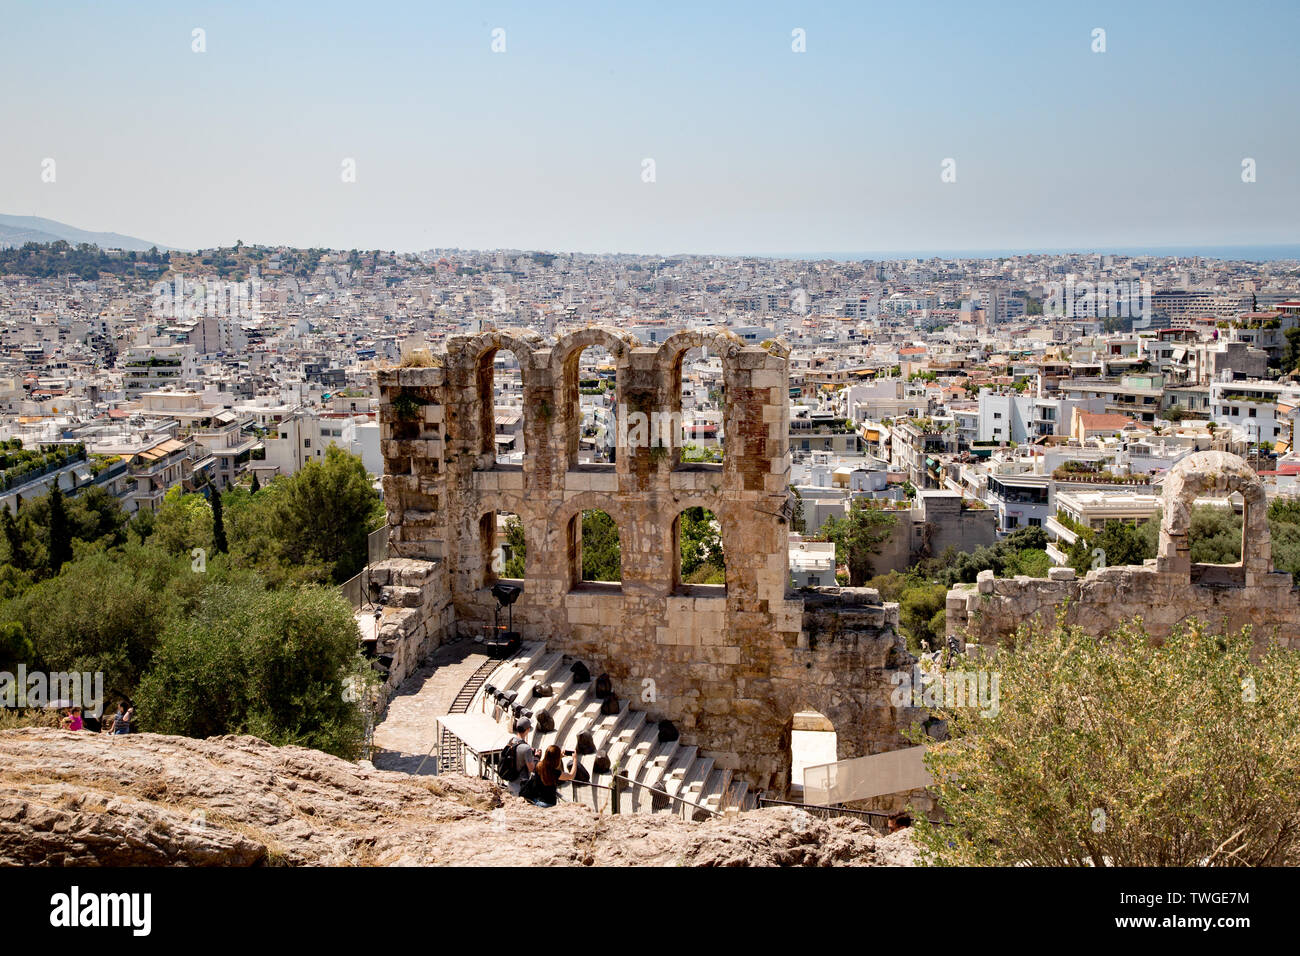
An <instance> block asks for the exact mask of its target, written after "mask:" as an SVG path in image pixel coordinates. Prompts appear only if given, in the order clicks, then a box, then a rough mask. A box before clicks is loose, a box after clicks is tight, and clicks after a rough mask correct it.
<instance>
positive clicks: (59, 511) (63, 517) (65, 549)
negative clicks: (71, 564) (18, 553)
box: [50, 481, 72, 574]
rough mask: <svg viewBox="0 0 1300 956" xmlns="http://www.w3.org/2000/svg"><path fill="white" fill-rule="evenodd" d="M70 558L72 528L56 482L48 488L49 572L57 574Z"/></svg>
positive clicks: (61, 490) (61, 493)
mask: <svg viewBox="0 0 1300 956" xmlns="http://www.w3.org/2000/svg"><path fill="white" fill-rule="evenodd" d="M71 560H72V528H71V526H69V524H68V512H67V509H66V508H64V506H63V489H62V488H60V487H59V484H58V482H57V481H56V482H55V483H54V487H53V488H51V489H50V573H51V574H58V573H59V569H60V568H62V567H63V565H64V564H66V563H67V562H68V561H71Z"/></svg>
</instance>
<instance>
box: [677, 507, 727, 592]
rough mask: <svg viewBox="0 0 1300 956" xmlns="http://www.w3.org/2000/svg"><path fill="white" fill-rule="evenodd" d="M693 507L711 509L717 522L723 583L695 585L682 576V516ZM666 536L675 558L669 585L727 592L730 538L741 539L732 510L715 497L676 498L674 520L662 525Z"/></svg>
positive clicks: (688, 589)
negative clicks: (686, 581)
mask: <svg viewBox="0 0 1300 956" xmlns="http://www.w3.org/2000/svg"><path fill="white" fill-rule="evenodd" d="M691 508H704V509H706V510H707V511H709V512H710V513H711V514H712V515H713V517H714V518H716V519H717V522H718V540H719V542H720V543H721V546H722V573H723V583H722V584H705V585H695V584H686V583H685V582H684V581H683V580H682V551H681V535H680V529H681V520H682V515H684V514H685V513H686V512H687V511H689V510H690V509H691ZM663 533H664V535H665V536H666V537H665V549H666V550H667V552H668V553H669V554H670V555H671V558H672V560H671V561H670V562H669V563H668V566H669V569H670V572H669V573H670V574H671V577H670V579H669V581H668V584H669V586H670V587H671V588H672V590H673V591H674V592H676V593H689V592H690V590H691V589H693V588H699V589H704V588H708V589H716V592H717V594H716V596H718V597H721V596H723V595H725V594H726V593H727V588H728V586H729V585H730V584H731V583H732V572H731V566H730V564H729V563H728V561H727V554H728V552H727V542H728V541H733V542H734V541H736V540H738V539H739V533H738V531H737V529H736V527H735V521H734V519H733V518H732V516H731V514H730V513H729V511H728V510H727V509H726V508H724V507H722V505H721V504H719V503H718V502H716V501H712V500H695V499H693V498H688V499H683V500H678V501H675V502H674V503H673V505H672V513H671V520H670V521H669V522H668V525H667V527H666V528H664V529H663Z"/></svg>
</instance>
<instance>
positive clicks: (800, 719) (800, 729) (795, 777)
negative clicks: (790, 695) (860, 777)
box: [790, 710, 839, 799]
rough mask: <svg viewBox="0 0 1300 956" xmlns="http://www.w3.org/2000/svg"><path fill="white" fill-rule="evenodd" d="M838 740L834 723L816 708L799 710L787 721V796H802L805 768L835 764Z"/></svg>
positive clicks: (798, 797)
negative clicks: (788, 740) (788, 730)
mask: <svg viewBox="0 0 1300 956" xmlns="http://www.w3.org/2000/svg"><path fill="white" fill-rule="evenodd" d="M838 746H839V739H838V738H837V737H836V735H835V726H834V724H832V723H831V722H830V720H828V719H827V718H826V717H825V716H824V715H822V714H820V713H818V712H817V711H815V710H803V711H799V712H798V713H796V714H795V715H794V717H793V718H791V721H790V795H791V797H792V798H794V799H801V798H802V797H803V795H804V770H805V769H807V768H808V767H816V766H819V765H821V764H828V763H835V761H836V760H837V759H838V757H837V753H838V750H837V748H838Z"/></svg>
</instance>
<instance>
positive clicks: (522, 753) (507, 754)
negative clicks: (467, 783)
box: [497, 717, 537, 783]
mask: <svg viewBox="0 0 1300 956" xmlns="http://www.w3.org/2000/svg"><path fill="white" fill-rule="evenodd" d="M532 729H533V722H532V721H531V720H529V719H528V718H527V717H520V718H519V719H518V720H517V721H515V732H514V735H513V736H512V737H511V738H510V740H509V742H508V743H507V744H506V745H505V747H504V748H503V749H502V751H501V757H500V759H499V760H498V762H497V776H498V777H500V778H501V779H502V780H504V781H506V782H507V783H510V782H513V781H515V780H519V781H524V782H526V781H527V780H528V777H529V775H530V774H531V773H532V772H533V771H534V770H535V769H536V767H537V755H536V754H535V753H534V752H533V748H532V747H530V746H528V740H527V737H526V735H527V734H529V733H531V732H532Z"/></svg>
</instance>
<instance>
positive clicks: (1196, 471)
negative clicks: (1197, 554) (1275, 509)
mask: <svg viewBox="0 0 1300 956" xmlns="http://www.w3.org/2000/svg"><path fill="white" fill-rule="evenodd" d="M1233 491H1239V492H1241V497H1242V500H1243V502H1244V505H1245V507H1244V512H1243V515H1242V527H1241V568H1242V570H1243V571H1244V573H1245V574H1246V575H1247V577H1246V580H1245V581H1244V582H1243V583H1246V584H1249V583H1251V580H1250V576H1252V575H1257V574H1268V573H1269V572H1271V571H1272V570H1273V542H1272V538H1271V536H1270V534H1269V530H1268V502H1267V496H1266V494H1265V492H1264V485H1263V483H1262V482H1261V481H1260V480H1259V476H1258V475H1257V474H1255V471H1254V469H1252V468H1251V467H1250V465H1248V464H1246V462H1245V460H1244V459H1242V458H1240V457H1238V456H1237V455H1231V454H1228V453H1227V452H1221V451H1202V452H1196V453H1194V454H1191V455H1188V456H1187V457H1186V458H1183V459H1182V460H1181V461H1179V462H1178V464H1176V465H1174V467H1173V468H1172V469H1170V471H1169V475H1168V476H1167V477H1166V478H1165V487H1164V496H1163V501H1162V504H1161V507H1162V508H1163V510H1164V515H1163V517H1162V518H1161V520H1160V550H1159V554H1158V557H1157V568H1158V570H1160V571H1163V572H1168V573H1173V574H1182V575H1186V576H1188V577H1189V578H1190V576H1191V573H1192V559H1191V544H1190V542H1189V541H1188V538H1187V534H1188V530H1189V529H1190V527H1191V520H1192V504H1193V502H1195V501H1196V499H1197V498H1198V497H1199V496H1201V495H1203V494H1206V493H1207V492H1219V493H1227V492H1233Z"/></svg>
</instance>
